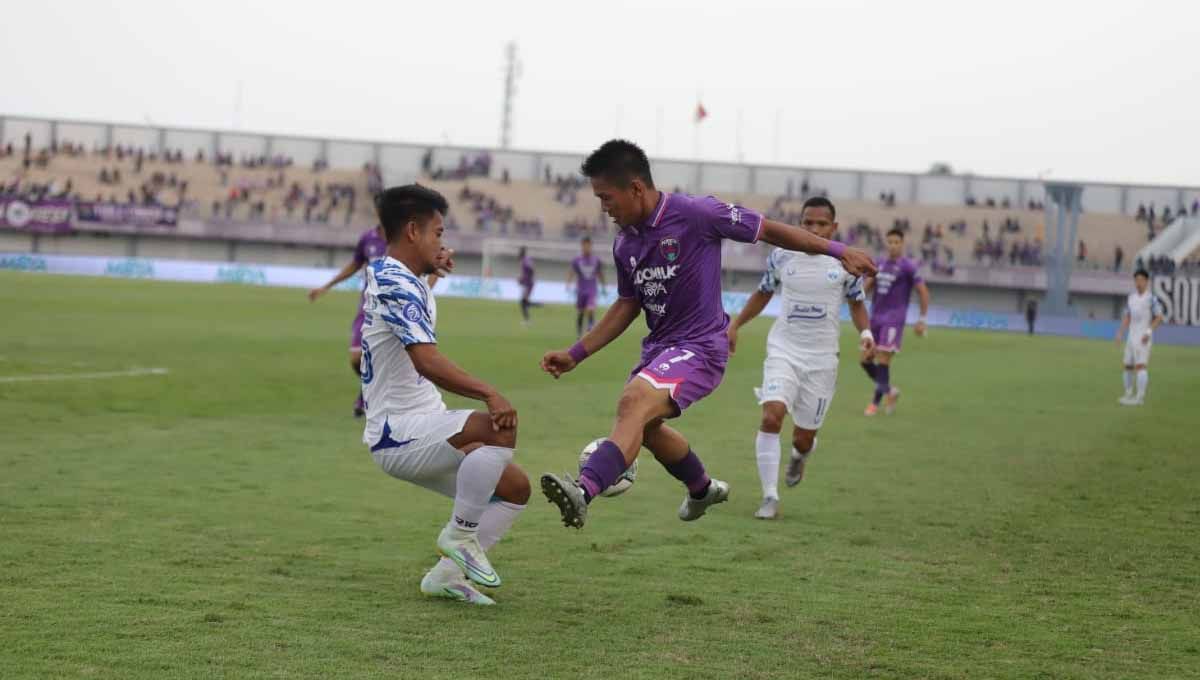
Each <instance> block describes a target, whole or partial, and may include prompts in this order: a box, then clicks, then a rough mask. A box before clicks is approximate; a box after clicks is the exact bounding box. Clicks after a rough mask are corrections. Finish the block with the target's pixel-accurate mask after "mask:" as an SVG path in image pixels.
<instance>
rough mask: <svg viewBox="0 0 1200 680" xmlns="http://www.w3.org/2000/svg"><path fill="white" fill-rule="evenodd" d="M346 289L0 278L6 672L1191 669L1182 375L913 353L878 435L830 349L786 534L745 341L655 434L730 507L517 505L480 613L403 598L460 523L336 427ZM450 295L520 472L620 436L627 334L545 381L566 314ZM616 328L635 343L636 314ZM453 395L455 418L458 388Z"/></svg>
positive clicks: (950, 349) (660, 474)
mask: <svg viewBox="0 0 1200 680" xmlns="http://www.w3.org/2000/svg"><path fill="white" fill-rule="evenodd" d="M352 305H353V296H352V295H349V294H335V295H331V296H330V297H329V299H326V300H323V301H321V302H320V303H318V304H315V305H310V304H308V303H307V301H306V300H305V299H304V295H303V293H302V291H299V290H279V289H266V288H254V287H238V286H218V285H181V284H167V283H149V282H142V281H120V280H97V279H87V278H60V277H54V276H48V275H38V274H34V275H30V274H14V273H0V319H3V321H2V322H0V376H14V375H29V374H43V373H62V372H91V371H109V370H123V369H127V368H131V367H158V366H162V367H167V368H169V369H170V374H169V375H167V376H146V377H129V378H118V379H111V380H82V381H74V382H31V383H0V677H3V678H5V679H6V680H10V679H13V678H34V677H48V678H60V677H108V678H177V677H178V678H182V677H197V678H221V677H225V678H252V677H389V678H470V677H478V678H567V677H571V678H578V677H583V678H601V677H610V676H611V677H621V678H688V679H691V678H802V677H836V678H862V677H888V678H898V677H963V678H977V677H1044V678H1062V677H1077V678H1133V677H1138V678H1165V677H1184V676H1192V677H1196V675H1197V673H1198V671H1197V669H1200V632H1198V630H1200V626H1198V625H1197V622H1198V621H1200V463H1198V462H1197V458H1196V456H1195V454H1196V452H1197V450H1198V448H1197V445H1196V443H1195V442H1196V441H1197V425H1198V424H1200V416H1198V415H1197V412H1198V408H1200V352H1198V351H1197V350H1195V349H1184V348H1176V347H1166V346H1160V347H1156V348H1155V350H1154V362H1153V367H1152V368H1153V377H1152V381H1151V387H1150V398H1149V403H1148V405H1147V406H1146V407H1144V408H1141V409H1122V408H1120V407H1118V406H1117V405H1116V397H1117V396H1118V393H1119V392H1120V375H1119V369H1118V362H1119V359H1120V352H1119V350H1118V348H1116V347H1114V346H1113V345H1112V344H1110V343H1101V342H1095V341H1085V340H1072V339H1061V338H1041V337H1039V338H1028V337H1025V336H1020V335H1003V334H984V333H977V332H969V331H963V332H954V331H950V330H942V329H934V330H933V332H932V333H931V336H930V337H929V338H928V339H927V340H925V341H918V340H917V339H915V338H910V339H909V341H908V343H907V344H906V348H907V351H906V353H905V354H904V355H903V356H902V357H901V358H900V359H899V360H898V362H897V366H896V370H895V371H894V380H895V382H896V383H897V384H899V385H901V386H903V387H904V388H905V396H904V399H903V401H902V404H901V410H900V412H899V413H898V414H897V415H896V416H894V417H890V418H884V417H878V418H875V419H873V420H867V419H864V418H863V417H862V416H861V415H860V414H861V411H862V407H863V405H864V404H865V401H866V399H867V397H868V395H869V391H870V385H869V384H868V383H867V380H866V378H865V377H864V376H863V375H862V372H861V371H860V370H859V369H858V367H857V366H856V365H855V362H854V361H853V360H852V358H851V357H852V356H853V342H854V337H853V335H852V334H850V333H849V332H848V333H847V334H846V336H845V337H844V338H843V341H844V343H843V350H844V352H843V354H844V356H845V361H844V362H843V366H842V372H841V376H840V385H839V393H838V397H837V398H836V399H835V401H834V403H833V406H832V408H831V412H830V416H829V418H828V419H827V421H826V423H825V428H824V430H823V431H822V434H821V447H820V449H819V451H818V452H817V454H816V455H815V456H814V459H813V461H812V462H811V463H810V466H809V471H808V478H807V479H806V480H805V481H804V483H803V484H802V485H801V486H800V487H798V488H796V489H790V490H785V493H784V498H783V512H784V516H783V518H782V519H781V520H780V521H778V522H775V523H765V522H760V521H756V520H754V519H752V518H751V514H752V513H753V511H754V509H755V508H756V507H757V503H758V495H759V488H758V481H757V475H756V470H755V465H754V452H753V441H754V433H755V431H756V429H757V424H758V407H757V406H756V405H755V403H754V402H753V400H752V394H751V388H752V387H753V386H755V385H757V384H758V382H759V375H760V365H761V364H760V362H761V359H762V354H763V349H762V346H763V339H764V335H765V332H766V329H767V326H768V322H767V321H759V322H756V323H755V324H754V325H753V326H752V327H751V328H749V329H747V331H746V332H745V333H744V334H743V335H742V339H741V343H740V348H741V351H740V352H739V354H738V355H737V356H736V357H735V358H734V360H733V361H732V363H731V366H730V370H729V372H728V374H727V376H726V379H725V383H724V384H723V385H722V387H721V388H720V390H718V392H717V393H716V394H715V395H714V396H713V397H711V398H709V399H707V400H705V401H704V402H702V403H701V404H699V405H698V406H696V407H695V408H694V409H693V410H691V411H689V412H688V413H687V414H686V415H685V416H684V417H683V418H682V419H681V420H679V421H677V424H678V426H679V428H680V429H681V430H682V431H683V432H684V433H685V434H687V435H688V436H689V438H690V439H691V441H692V443H693V445H694V447H695V449H696V450H697V451H698V452H699V453H700V454H701V456H702V457H703V458H704V460H705V462H706V463H707V465H708V467H709V469H710V471H712V472H713V473H714V474H715V475H716V476H719V477H721V478H723V479H726V480H728V481H730V482H731V484H732V486H733V495H732V498H731V500H730V502H729V503H727V504H725V505H723V506H720V507H719V508H717V509H715V510H714V511H713V512H711V513H710V515H709V516H707V517H705V518H704V519H703V520H701V521H699V522H696V523H694V524H684V523H681V522H679V521H678V520H677V519H676V518H675V510H676V507H677V505H678V502H679V500H680V498H681V493H682V492H681V487H679V485H678V484H677V483H676V482H674V480H672V479H670V477H669V476H668V475H666V473H665V472H664V471H663V470H662V469H661V468H660V467H659V466H658V465H656V464H654V463H653V461H652V460H650V459H647V460H645V461H643V462H644V465H643V466H642V468H641V475H640V477H639V481H638V484H637V486H636V487H635V488H634V489H633V490H632V491H631V492H630V493H628V494H626V495H625V496H622V497H620V498H618V499H611V500H610V499H604V500H601V501H598V502H597V504H596V506H594V507H593V511H592V515H591V517H590V519H589V524H588V526H587V528H586V529H585V530H584V531H582V532H575V531H569V530H566V529H564V528H563V527H562V526H561V525H560V524H559V520H558V516H557V512H555V511H554V510H553V508H552V506H550V505H548V504H547V503H545V501H544V500H543V499H541V497H540V494H539V495H537V496H536V497H535V498H534V500H533V502H532V503H531V504H530V507H529V510H528V511H527V512H526V513H525V514H524V516H523V517H522V518H521V519H520V521H519V522H518V523H517V525H516V527H515V528H514V530H513V531H512V533H511V534H510V536H509V537H508V538H506V540H505V541H504V542H502V543H501V544H500V545H498V546H497V547H496V548H494V549H493V551H492V557H493V561H494V563H495V564H496V566H497V568H498V570H499V571H500V572H501V574H502V575H503V577H504V581H505V586H504V587H503V588H502V589H500V591H499V593H498V594H497V595H496V599H497V600H498V601H499V602H500V606H498V607H494V608H490V609H476V608H469V607H465V606H461V605H456V604H452V603H448V602H443V601H433V600H429V599H425V598H423V597H422V596H421V595H420V594H419V593H418V590H417V582H418V580H419V579H420V577H421V574H422V573H423V571H424V569H425V568H427V567H428V566H429V565H430V564H431V563H432V559H433V539H434V536H435V534H436V532H437V530H438V528H439V526H440V524H441V523H442V522H444V520H445V518H446V516H447V513H448V511H449V506H450V504H449V501H448V500H447V499H443V498H441V497H437V496H434V495H432V494H430V493H428V492H426V491H423V490H421V489H419V488H417V487H415V486H412V485H408V484H405V483H403V482H400V481H397V480H394V479H392V478H390V477H388V476H386V475H384V474H383V473H382V472H380V471H379V470H378V469H377V468H376V467H375V466H374V464H373V463H372V461H371V458H370V456H369V455H368V454H367V452H366V451H365V449H364V448H363V447H362V446H361V445H360V444H359V443H358V441H359V437H360V424H359V423H358V422H356V421H354V420H352V419H351V418H350V413H349V411H350V405H351V401H352V400H353V396H354V390H355V386H354V379H353V377H352V376H351V375H350V372H349V370H348V368H347V365H346V359H345V354H346V352H345V345H346V338H347V328H348V325H349V322H350V317H351V311H352ZM535 312H536V313H537V320H536V324H535V325H534V326H533V328H532V329H531V330H523V329H522V328H521V327H520V326H519V325H518V323H517V310H516V306H515V305H499V304H494V303H485V302H466V301H461V300H451V299H444V300H442V301H441V319H440V328H439V330H440V336H441V338H442V347H443V350H444V351H445V352H447V353H448V354H449V355H450V356H451V357H453V358H455V359H456V360H458V361H459V362H460V363H461V364H462V365H464V366H465V367H467V368H468V369H469V370H471V371H474V372H476V373H478V374H479V375H481V376H483V377H485V378H486V379H488V380H490V381H492V382H494V383H495V384H496V385H498V386H499V387H500V388H501V389H502V390H503V391H504V392H505V393H506V394H507V395H508V396H509V397H510V398H511V399H512V400H513V401H514V403H516V404H517V406H518V408H519V409H520V413H521V416H522V420H521V422H522V427H521V432H520V447H519V448H520V450H519V452H518V460H519V461H520V462H521V463H522V464H523V465H524V467H525V468H526V469H527V470H528V471H529V472H530V473H531V475H536V474H538V473H540V472H542V471H544V470H547V469H554V470H566V469H570V468H571V467H572V466H573V464H574V461H575V460H576V456H577V452H578V450H579V449H580V448H581V447H582V446H583V444H585V443H586V442H587V441H589V440H590V439H592V438H594V437H596V436H602V435H604V434H606V433H607V432H608V429H609V426H610V421H611V418H612V414H613V407H614V403H615V399H616V396H617V393H618V390H619V388H620V386H621V383H622V380H623V378H624V376H625V374H626V372H627V371H628V369H629V368H630V365H631V363H632V362H633V361H634V359H635V356H636V342H637V340H638V338H639V337H640V335H641V333H640V332H634V333H630V334H629V336H628V337H626V338H623V339H622V340H621V341H619V342H618V343H617V344H615V345H614V346H613V347H611V348H609V349H608V350H607V351H605V352H603V353H601V354H599V355H597V356H596V357H594V358H593V359H591V360H589V361H588V362H587V363H586V364H585V365H584V366H583V367H582V368H581V369H580V370H579V371H577V372H576V373H574V374H571V375H569V376H567V377H566V378H565V379H564V380H562V381H559V382H555V381H553V380H551V379H549V378H548V377H545V376H543V375H541V374H539V373H538V371H537V367H536V364H537V358H538V357H539V356H540V355H541V353H542V352H543V351H544V350H545V349H547V348H554V347H562V346H565V345H566V344H568V343H569V342H570V340H571V337H572V335H573V324H572V321H573V319H572V318H571V317H570V312H569V311H568V310H566V309H562V308H545V309H540V310H535ZM639 325H640V322H639ZM448 401H449V402H450V403H451V404H452V405H453V406H458V405H463V404H466V403H467V402H465V401H463V400H460V399H457V398H451V399H448Z"/></svg>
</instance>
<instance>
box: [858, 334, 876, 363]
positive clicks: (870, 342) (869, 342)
mask: <svg viewBox="0 0 1200 680" xmlns="http://www.w3.org/2000/svg"><path fill="white" fill-rule="evenodd" d="M858 348H859V349H860V350H862V360H863V361H867V360H869V359H871V358H873V357H874V356H875V338H872V337H866V338H863V339H862V341H861V342H859V343H858Z"/></svg>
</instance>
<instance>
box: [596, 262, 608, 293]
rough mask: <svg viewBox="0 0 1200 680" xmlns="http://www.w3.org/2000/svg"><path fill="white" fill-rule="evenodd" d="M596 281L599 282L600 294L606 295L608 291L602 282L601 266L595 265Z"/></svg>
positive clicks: (602, 267) (605, 284)
mask: <svg viewBox="0 0 1200 680" xmlns="http://www.w3.org/2000/svg"><path fill="white" fill-rule="evenodd" d="M596 280H597V281H599V282H600V292H601V293H605V294H607V293H606V291H607V290H608V284H607V283H605V282H604V265H603V264H598V265H596Z"/></svg>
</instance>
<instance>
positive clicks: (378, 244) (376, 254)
mask: <svg viewBox="0 0 1200 680" xmlns="http://www.w3.org/2000/svg"><path fill="white" fill-rule="evenodd" d="M386 253H387V239H386V238H384V235H383V227H381V226H380V227H372V228H370V229H368V230H366V231H364V232H363V233H362V235H361V236H359V237H358V243H357V244H356V245H355V246H354V257H353V258H351V260H350V261H349V262H347V263H346V266H344V267H342V268H341V270H340V271H338V273H337V274H335V275H334V277H333V278H332V279H330V280H329V283H327V284H325V285H324V286H321V287H320V288H313V289H312V290H310V291H308V300H309V302H316V301H317V298H319V297H321V296H322V295H324V294H325V293H328V292H329V291H330V289H332V288H333V287H334V286H336V285H338V284H339V283H341V282H342V281H345V280H346V279H348V278H350V277H351V276H354V275H355V274H357V273H358V272H359V271H360V270H361V269H362V268H363V267H365V266H367V264H368V263H370V262H373V261H375V260H376V259H377V258H380V257H383V255H384V254H386ZM365 299H366V283H365V280H364V284H363V292H362V294H361V295H360V296H359V300H358V313H357V314H355V315H354V321H353V322H352V323H351V324H350V368H351V369H352V370H353V371H354V375H355V376H359V375H360V373H361V370H360V369H361V366H362V325H363V310H362V303H363V301H364V300H365ZM365 412H366V409H365V407H364V406H363V397H362V390H361V388H360V389H359V392H358V398H357V399H355V400H354V417H355V418H361V417H362V416H363V414H364V413H365Z"/></svg>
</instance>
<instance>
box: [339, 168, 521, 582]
mask: <svg viewBox="0 0 1200 680" xmlns="http://www.w3.org/2000/svg"><path fill="white" fill-rule="evenodd" d="M378 209H379V220H380V222H381V223H382V224H383V228H384V229H385V230H386V234H387V242H388V250H387V255H386V256H385V257H381V258H379V259H377V260H375V261H374V262H372V263H371V265H370V266H369V267H368V268H367V273H366V279H367V284H366V292H365V298H366V300H365V302H364V304H363V309H364V311H365V314H366V321H365V323H364V325H363V329H364V332H363V342H362V349H363V371H362V383H363V391H364V393H365V396H366V409H367V422H366V427H365V428H364V429H363V443H365V444H366V445H367V446H369V447H370V449H371V455H372V457H373V458H374V459H375V462H376V464H378V465H379V467H380V468H381V469H382V470H383V471H384V472H386V473H388V474H389V475H391V476H393V477H397V478H399V479H403V480H406V481H409V482H412V483H413V484H416V485H418V486H422V487H425V488H426V489H429V490H431V491H434V492H436V493H440V494H443V495H445V496H449V497H451V498H453V499H454V510H453V512H452V513H451V516H450V520H449V521H448V522H447V523H446V526H445V528H443V529H442V531H441V533H440V534H439V535H438V538H437V548H438V551H439V552H440V553H441V554H442V555H443V557H442V559H441V560H439V561H438V563H437V564H436V565H434V567H433V568H432V569H430V570H429V572H428V573H427V574H425V577H424V578H423V579H422V580H421V592H423V593H425V594H426V595H431V596H434V597H446V598H450V599H455V600H461V601H464V602H469V603H472V604H495V603H494V601H493V600H492V599H491V598H490V597H488V596H487V595H484V594H483V593H481V592H479V591H478V590H477V589H476V588H475V587H474V586H473V585H472V584H471V582H474V583H477V584H479V585H483V586H488V587H495V586H499V585H500V576H499V575H498V574H497V573H496V571H495V569H493V568H492V565H491V563H490V562H489V560H488V557H487V554H486V551H487V550H488V548H490V547H491V546H492V545H493V544H495V543H496V541H498V540H500V538H501V537H502V536H503V535H504V533H505V532H506V531H508V529H509V528H510V527H511V526H512V524H513V522H514V521H515V520H516V518H517V516H518V515H520V514H521V511H522V510H524V509H525V504H526V503H527V502H528V501H529V478H528V477H527V476H526V475H525V473H524V472H523V471H522V470H521V469H520V468H519V467H517V466H516V465H515V464H513V462H512V459H513V448H514V447H515V446H516V442H517V412H516V409H514V408H513V406H512V404H510V403H509V402H508V400H507V399H505V398H504V397H503V396H501V395H500V393H499V392H498V391H496V389H495V388H494V387H492V386H491V385H488V384H487V383H485V382H483V381H482V380H479V379H478V378H475V377H474V376H472V375H470V374H469V373H467V372H466V371H464V370H462V369H461V368H459V367H458V366H457V365H455V364H454V362H452V361H450V359H448V358H446V356H445V355H443V354H442V353H441V352H439V351H438V347H437V336H436V331H435V329H436V326H437V303H436V301H435V300H434V297H433V293H432V292H431V291H430V289H429V287H428V286H427V285H426V283H425V282H424V281H422V280H421V277H422V276H425V275H428V274H433V273H434V272H435V271H441V270H445V271H449V270H450V269H452V268H453V266H454V263H453V261H452V260H450V259H449V251H447V250H446V249H445V248H444V247H443V246H442V232H443V229H444V225H443V222H442V218H443V216H444V215H445V214H446V211H447V209H448V207H447V204H446V199H445V198H443V197H442V195H441V194H439V193H438V192H436V191H434V190H432V189H428V188H426V187H422V186H419V185H415V184H412V185H408V186H403V187H394V188H391V189H388V190H387V191H385V192H383V193H382V194H381V195H380V197H379V199H378ZM435 386H436V387H435ZM438 387H441V388H442V389H445V390H449V391H450V392H453V393H454V394H458V395H461V396H464V397H468V398H471V399H477V400H479V401H482V402H484V404H486V406H487V412H486V413H485V412H480V411H470V410H460V411H450V410H447V408H446V403H445V402H444V401H443V400H442V395H441V393H440V392H439V391H438V389H437V388H438Z"/></svg>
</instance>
